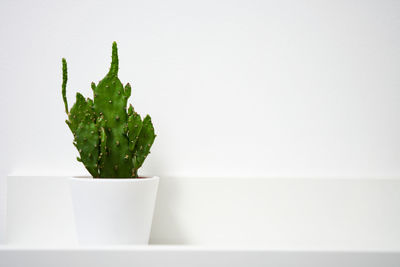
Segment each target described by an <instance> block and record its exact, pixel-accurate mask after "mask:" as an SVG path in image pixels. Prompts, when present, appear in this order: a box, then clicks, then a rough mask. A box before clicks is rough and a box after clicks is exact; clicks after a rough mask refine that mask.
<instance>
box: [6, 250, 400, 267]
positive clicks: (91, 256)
mask: <svg viewBox="0 0 400 267" xmlns="http://www.w3.org/2000/svg"><path fill="white" fill-rule="evenodd" d="M0 266H2V267H3V266H4V267H26V266H30V267H54V266H57V267H71V266H73V267H89V266H96V267H103V266H104V267H128V266H129V267H132V266H140V267H156V266H160V267H161V266H162V267H170V266H171V267H196V266H209V267H213V266H215V267H217V266H218V267H224V266H227V267H236V266H237V267H239V266H251V267H258V266H260V267H261V266H263V267H264V266H271V267H273V266H277V267H278V266H279V267H289V266H290V267H292V266H293V267H294V266H296V267H302V266H307V267H314V266H315V267H320V266H324V267H334V266H335V267H336V266H340V267H357V266H360V267H375V266H376V267H392V266H393V267H398V266H400V251H378V250H375V251H373V250H364V251H357V250H346V251H339V250H271V249H264V248H260V247H259V248H257V247H253V248H252V247H246V248H240V247H207V246H164V245H151V246H118V247H101V248H100V247H69V248H66V247H64V248H62V247H58V248H51V247H47V248H46V247H41V248H40V247H36V248H29V247H22V246H0Z"/></svg>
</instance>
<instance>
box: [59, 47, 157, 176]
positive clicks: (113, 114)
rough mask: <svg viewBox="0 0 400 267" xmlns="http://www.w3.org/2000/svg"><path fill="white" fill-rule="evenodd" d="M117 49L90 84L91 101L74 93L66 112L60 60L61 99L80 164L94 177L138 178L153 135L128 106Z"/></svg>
mask: <svg viewBox="0 0 400 267" xmlns="http://www.w3.org/2000/svg"><path fill="white" fill-rule="evenodd" d="M118 63H119V62H118V50H117V44H116V43H115V42H114V43H113V46H112V60H111V67H110V71H109V72H108V74H107V75H106V76H105V77H104V78H103V80H101V81H100V82H99V83H98V84H97V85H96V84H95V83H92V84H91V87H92V90H93V100H92V99H90V98H87V99H85V98H84V97H83V96H82V95H81V94H80V93H77V94H76V102H75V104H74V105H73V107H72V108H71V109H70V110H68V102H67V97H66V86H67V80H68V74H67V62H66V60H65V59H62V67H63V68H62V70H63V83H62V97H63V101H64V105H65V112H66V113H67V115H68V120H66V123H67V124H68V126H69V128H70V130H71V132H72V133H73V135H74V145H75V146H76V148H77V149H78V151H79V154H80V158H78V160H79V161H81V162H82V163H83V164H84V165H85V167H86V169H87V170H88V171H89V173H90V174H91V175H92V176H93V177H94V178H129V177H133V178H137V177H138V169H139V168H140V167H141V166H142V164H143V162H144V160H145V159H146V157H147V155H148V154H149V153H150V148H151V146H152V144H153V142H154V139H155V137H156V135H155V134H154V128H153V124H152V122H151V118H150V116H149V115H147V116H146V117H145V118H144V120H143V121H142V119H141V117H140V115H139V114H138V113H136V112H135V111H134V109H133V107H132V105H130V106H129V109H128V110H127V103H128V99H129V97H130V95H131V86H130V84H129V83H128V84H127V85H126V86H125V87H124V86H123V85H122V83H121V81H120V80H119V79H118V68H119V67H118Z"/></svg>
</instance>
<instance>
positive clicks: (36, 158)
mask: <svg viewBox="0 0 400 267" xmlns="http://www.w3.org/2000/svg"><path fill="white" fill-rule="evenodd" d="M0 36H1V37H0V38H1V42H0V51H1V52H0V86H1V90H0V99H1V105H0V119H1V123H2V126H1V132H0V147H1V154H0V160H1V164H0V229H3V230H0V239H2V237H3V236H4V235H3V233H4V207H5V176H6V175H7V174H8V173H18V174H50V175H51V174H86V172H85V170H84V168H83V166H82V165H81V164H80V163H78V162H77V161H76V160H75V157H76V155H77V152H76V151H75V148H74V147H73V145H72V135H71V133H70V132H69V129H68V127H67V126H66V124H65V123H64V120H65V119H66V115H65V113H64V107H63V103H62V98H61V57H66V58H67V61H68V64H69V84H68V88H67V91H68V97H69V100H70V105H72V102H73V99H74V95H75V92H76V91H77V90H79V91H81V92H83V93H84V94H85V95H86V96H91V90H90V82H91V81H95V82H98V81H99V80H100V79H102V78H103V76H104V75H105V74H106V72H107V70H108V68H109V63H110V59H111V58H110V57H111V43H112V41H114V40H115V41H117V42H118V45H119V55H120V79H121V81H122V82H123V83H126V82H131V84H132V85H133V90H132V99H131V103H133V104H134V106H135V108H136V110H137V111H138V112H139V113H141V114H146V113H149V114H150V115H151V116H152V119H153V123H154V124H155V127H156V131H157V134H158V137H157V139H156V142H155V144H154V147H153V149H152V154H151V155H150V157H149V158H148V160H147V161H146V163H145V166H144V168H143V170H142V173H144V174H157V175H159V176H161V177H162V176H163V175H170V176H199V177H203V176H238V177H240V176H277V177H281V176H287V177H329V176H330V177H338V176H340V177H397V176H399V175H400V164H399V162H400V142H399V141H398V140H399V136H400V125H399V121H400V105H399V103H400V75H399V73H400V2H398V1H279V2H277V1H248V0H246V1H244V0H243V1H215V0H213V1H208V0H205V1H129V2H128V1H126V2H125V1H109V2H104V1H2V2H1V3H0Z"/></svg>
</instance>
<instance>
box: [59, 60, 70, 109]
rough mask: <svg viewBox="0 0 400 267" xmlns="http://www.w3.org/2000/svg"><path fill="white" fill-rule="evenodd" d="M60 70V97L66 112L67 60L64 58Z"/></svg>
mask: <svg viewBox="0 0 400 267" xmlns="http://www.w3.org/2000/svg"><path fill="white" fill-rule="evenodd" d="M62 72H63V81H62V86H61V87H62V91H61V92H62V98H63V101H64V107H65V113H67V114H68V113H69V112H68V101H67V81H68V68H67V61H66V60H65V58H63V59H62Z"/></svg>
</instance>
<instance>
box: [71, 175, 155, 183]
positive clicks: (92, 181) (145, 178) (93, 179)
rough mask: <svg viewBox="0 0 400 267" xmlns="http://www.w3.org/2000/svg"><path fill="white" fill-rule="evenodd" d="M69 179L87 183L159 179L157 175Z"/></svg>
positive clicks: (72, 177)
mask: <svg viewBox="0 0 400 267" xmlns="http://www.w3.org/2000/svg"><path fill="white" fill-rule="evenodd" d="M70 179H71V181H76V182H78V181H79V182H89V183H122V182H145V181H153V180H159V179H160V177H158V176H145V177H138V178H131V177H129V178H93V177H92V176H71V177H70Z"/></svg>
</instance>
